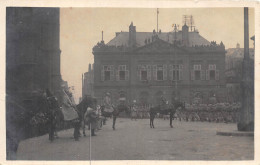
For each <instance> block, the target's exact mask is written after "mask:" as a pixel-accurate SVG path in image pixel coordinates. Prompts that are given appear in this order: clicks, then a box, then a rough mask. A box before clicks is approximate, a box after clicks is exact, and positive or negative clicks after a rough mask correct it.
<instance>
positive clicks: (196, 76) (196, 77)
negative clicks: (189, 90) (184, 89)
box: [194, 70, 200, 80]
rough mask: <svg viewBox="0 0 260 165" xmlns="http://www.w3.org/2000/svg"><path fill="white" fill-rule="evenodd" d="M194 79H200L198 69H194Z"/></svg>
mask: <svg viewBox="0 0 260 165" xmlns="http://www.w3.org/2000/svg"><path fill="white" fill-rule="evenodd" d="M194 73H195V80H200V70H195V71H194Z"/></svg>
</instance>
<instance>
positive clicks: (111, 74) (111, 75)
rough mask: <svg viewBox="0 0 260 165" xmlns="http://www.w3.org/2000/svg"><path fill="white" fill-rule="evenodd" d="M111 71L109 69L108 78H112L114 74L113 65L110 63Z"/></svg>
mask: <svg viewBox="0 0 260 165" xmlns="http://www.w3.org/2000/svg"><path fill="white" fill-rule="evenodd" d="M110 68H111V71H110V80H112V81H113V80H114V78H115V75H114V66H113V65H110Z"/></svg>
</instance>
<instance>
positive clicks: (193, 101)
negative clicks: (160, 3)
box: [4, 6, 256, 162]
mask: <svg viewBox="0 0 260 165" xmlns="http://www.w3.org/2000/svg"><path fill="white" fill-rule="evenodd" d="M255 13H256V11H255V8H254V7H247V6H243V7H210V8H191V7H188V8H185V7H184V8H174V7H173V6H169V7H168V8H160V7H158V8H156V7H154V8H145V7H144V8H140V7H139V8H133V7H129V8H125V7H117V8H115V7H25V6H21V7H19V6H18V7H14V6H6V11H5V14H6V24H5V35H6V39H5V43H6V46H5V50H6V51H5V59H6V61H5V84H6V86H5V103H4V104H5V128H4V129H5V133H6V139H5V142H6V148H5V155H6V161H13V160H16V161H19V160H20V161H21V160H22V161H64V160H73V161H86V162H89V161H90V162H92V161H101V160H102V161H106V160H153V161H156V160H167V161H180V160H181V161H183V160H186V161H241V160H243V161H245V160H246V161H253V160H255V159H256V158H255V149H256V148H255V138H254V137H255V36H256V30H255V27H256V26H255Z"/></svg>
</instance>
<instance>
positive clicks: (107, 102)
mask: <svg viewBox="0 0 260 165" xmlns="http://www.w3.org/2000/svg"><path fill="white" fill-rule="evenodd" d="M103 103H104V106H105V111H107V112H112V111H113V109H112V101H111V96H110V93H109V92H107V93H106V96H105V98H104V101H103Z"/></svg>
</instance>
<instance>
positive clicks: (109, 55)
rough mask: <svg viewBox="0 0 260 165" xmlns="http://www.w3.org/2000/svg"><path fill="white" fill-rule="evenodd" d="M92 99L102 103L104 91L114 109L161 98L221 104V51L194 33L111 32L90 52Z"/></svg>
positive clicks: (186, 29) (186, 30)
mask: <svg viewBox="0 0 260 165" xmlns="http://www.w3.org/2000/svg"><path fill="white" fill-rule="evenodd" d="M93 55H94V95H95V97H96V98H98V99H99V101H100V103H101V104H102V98H103V97H104V95H105V93H107V92H109V93H110V94H111V96H112V100H113V102H114V104H116V103H117V102H118V100H119V99H120V98H121V97H124V98H126V100H127V102H128V103H132V102H133V100H136V101H137V103H139V104H141V105H147V104H149V105H155V104H158V103H159V101H160V98H161V96H163V97H165V98H166V99H167V100H168V101H169V102H172V101H173V100H174V99H175V98H178V99H179V100H181V101H185V102H187V103H192V102H196V101H198V102H201V103H208V102H209V98H211V97H215V98H216V99H217V101H219V102H223V101H224V100H225V87H226V86H225V74H224V72H225V47H224V45H223V43H222V42H221V43H220V44H216V42H209V41H207V40H206V39H205V38H203V37H202V36H201V35H200V34H199V32H198V31H194V30H193V31H190V30H189V27H188V26H187V25H186V24H185V25H183V27H182V30H180V31H177V30H175V31H174V32H168V33H163V32H161V30H160V31H159V32H158V33H157V32H155V30H154V31H153V32H136V27H135V26H134V25H133V23H131V25H130V26H129V32H119V33H116V36H115V38H113V39H112V40H111V41H109V42H108V43H107V44H105V43H104V41H103V40H102V41H101V42H100V43H98V44H97V45H96V46H94V47H93Z"/></svg>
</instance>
